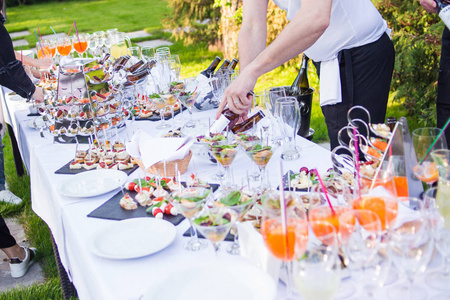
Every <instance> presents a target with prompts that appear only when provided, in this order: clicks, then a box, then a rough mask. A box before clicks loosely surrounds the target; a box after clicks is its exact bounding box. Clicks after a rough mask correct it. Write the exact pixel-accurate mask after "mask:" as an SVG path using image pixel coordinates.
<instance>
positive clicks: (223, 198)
mask: <svg viewBox="0 0 450 300" xmlns="http://www.w3.org/2000/svg"><path fill="white" fill-rule="evenodd" d="M255 200H256V198H254V195H253V193H251V192H250V191H244V190H241V189H236V188H232V189H224V190H223V191H222V194H221V195H220V196H219V198H218V199H217V200H216V201H214V205H215V206H217V207H229V208H231V209H232V210H233V211H234V212H235V213H236V215H237V222H240V221H241V220H242V218H243V217H244V216H245V214H246V213H247V211H248V210H249V209H250V207H252V205H253V203H255ZM227 252H228V253H230V254H233V255H237V254H239V253H240V250H239V243H238V231H237V228H236V229H235V233H234V242H233V244H231V245H230V246H229V247H228V248H227Z"/></svg>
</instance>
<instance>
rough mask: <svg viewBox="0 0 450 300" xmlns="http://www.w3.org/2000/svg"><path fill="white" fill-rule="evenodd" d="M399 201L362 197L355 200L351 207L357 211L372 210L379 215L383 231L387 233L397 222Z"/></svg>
mask: <svg viewBox="0 0 450 300" xmlns="http://www.w3.org/2000/svg"><path fill="white" fill-rule="evenodd" d="M398 203H399V201H398V198H396V197H391V196H378V195H362V196H361V198H357V199H355V200H354V201H353V202H352V203H351V205H352V207H353V208H354V209H356V210H370V211H372V212H374V213H375V214H376V215H378V218H379V219H380V224H381V230H383V231H386V230H387V229H389V228H390V226H392V224H393V223H394V222H395V220H396V218H397V214H398V210H399V204H398Z"/></svg>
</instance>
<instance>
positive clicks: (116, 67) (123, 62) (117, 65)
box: [114, 55, 131, 72]
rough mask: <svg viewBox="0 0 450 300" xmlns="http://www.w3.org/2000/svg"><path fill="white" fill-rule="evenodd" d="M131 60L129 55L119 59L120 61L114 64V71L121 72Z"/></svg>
mask: <svg viewBox="0 0 450 300" xmlns="http://www.w3.org/2000/svg"><path fill="white" fill-rule="evenodd" d="M130 58H131V56H129V55H124V56H121V57H119V59H118V60H117V61H116V63H115V64H114V71H116V72H117V71H119V70H121V69H122V68H123V67H124V66H125V65H126V64H127V62H128V60H129V59H130Z"/></svg>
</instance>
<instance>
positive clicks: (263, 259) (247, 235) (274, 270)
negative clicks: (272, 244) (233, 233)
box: [238, 222, 281, 282]
mask: <svg viewBox="0 0 450 300" xmlns="http://www.w3.org/2000/svg"><path fill="white" fill-rule="evenodd" d="M238 232H239V245H240V249H241V256H242V257H245V258H246V259H247V260H249V261H250V262H251V263H253V264H254V265H256V266H258V267H260V268H261V269H263V270H264V271H266V272H267V273H268V274H269V275H270V276H271V277H272V278H273V280H275V282H278V279H279V277H280V267H281V261H280V260H279V259H277V258H275V257H274V256H273V255H272V253H270V252H269V250H267V247H266V245H265V244H264V240H263V238H262V235H261V234H260V233H259V232H257V231H256V229H255V227H253V224H252V223H251V222H243V223H238Z"/></svg>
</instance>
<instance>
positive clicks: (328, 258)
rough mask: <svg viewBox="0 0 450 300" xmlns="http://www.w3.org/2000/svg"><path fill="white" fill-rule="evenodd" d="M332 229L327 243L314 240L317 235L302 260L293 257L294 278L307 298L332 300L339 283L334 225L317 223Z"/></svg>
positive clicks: (326, 228)
mask: <svg viewBox="0 0 450 300" xmlns="http://www.w3.org/2000/svg"><path fill="white" fill-rule="evenodd" d="M317 225H318V226H314V227H319V226H320V227H322V228H325V230H324V231H327V232H329V233H328V234H327V237H326V240H327V241H328V243H327V244H321V243H314V242H312V239H314V234H315V232H313V233H314V234H310V241H309V242H308V245H307V247H306V252H305V254H304V255H303V256H302V257H301V259H299V260H294V271H293V278H294V282H295V288H296V290H297V291H298V292H299V293H300V295H301V296H302V298H303V299H305V300H316V299H320V300H331V299H334V296H335V294H336V292H337V290H338V287H339V283H340V268H341V267H340V260H339V256H338V243H337V236H336V232H335V230H334V227H333V226H332V225H330V224H328V223H322V224H317Z"/></svg>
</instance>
